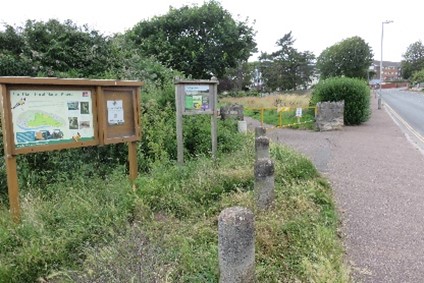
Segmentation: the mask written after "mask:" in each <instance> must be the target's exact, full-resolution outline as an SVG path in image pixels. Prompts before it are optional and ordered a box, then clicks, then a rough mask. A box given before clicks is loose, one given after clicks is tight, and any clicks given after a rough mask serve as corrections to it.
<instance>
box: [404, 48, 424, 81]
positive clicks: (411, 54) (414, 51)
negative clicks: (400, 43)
mask: <svg viewBox="0 0 424 283" xmlns="http://www.w3.org/2000/svg"><path fill="white" fill-rule="evenodd" d="M403 58H404V60H402V62H401V67H402V77H403V78H404V79H410V78H411V77H412V75H413V74H414V73H415V72H418V71H421V70H422V69H424V45H423V43H422V42H421V41H417V42H414V43H412V44H411V45H409V46H408V49H407V50H406V52H405V54H403Z"/></svg>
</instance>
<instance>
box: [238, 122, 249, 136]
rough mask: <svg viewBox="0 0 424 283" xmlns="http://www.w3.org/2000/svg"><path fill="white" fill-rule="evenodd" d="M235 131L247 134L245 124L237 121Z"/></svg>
mask: <svg viewBox="0 0 424 283" xmlns="http://www.w3.org/2000/svg"><path fill="white" fill-rule="evenodd" d="M237 129H238V131H239V133H243V134H245V133H247V122H246V121H244V120H243V121H238V122H237Z"/></svg>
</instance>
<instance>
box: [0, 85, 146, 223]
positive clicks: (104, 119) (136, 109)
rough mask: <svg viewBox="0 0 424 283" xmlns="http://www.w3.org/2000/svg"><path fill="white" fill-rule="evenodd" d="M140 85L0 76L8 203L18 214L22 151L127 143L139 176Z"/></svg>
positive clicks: (132, 169) (17, 215)
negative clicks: (18, 171) (137, 152)
mask: <svg viewBox="0 0 424 283" xmlns="http://www.w3.org/2000/svg"><path fill="white" fill-rule="evenodd" d="M142 85H143V83H142V82H139V81H113V80H87V79H57V78H30V77H0V110H1V119H2V131H3V143H4V153H5V161H6V171H7V172H6V173H7V184H8V194H9V206H10V211H11V214H12V216H13V218H14V219H16V220H19V218H20V209H19V190H18V181H17V179H18V178H17V164H16V155H19V154H28V153H34V152H42V151H52V150H61V149H67V148H76V147H84V146H96V145H105V144H111V143H122V142H128V147H129V150H128V151H129V155H128V159H129V167H130V179H131V180H132V181H134V180H135V178H136V176H137V159H136V155H137V154H136V145H135V143H136V141H138V140H139V139H140V137H141V134H140V106H139V98H140V89H141V86H142ZM111 101H112V102H111ZM113 103H115V104H113Z"/></svg>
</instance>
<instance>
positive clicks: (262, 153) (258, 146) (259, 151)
mask: <svg viewBox="0 0 424 283" xmlns="http://www.w3.org/2000/svg"><path fill="white" fill-rule="evenodd" d="M255 152H256V160H258V159H261V158H269V138H268V137H265V136H260V137H257V138H256V139H255Z"/></svg>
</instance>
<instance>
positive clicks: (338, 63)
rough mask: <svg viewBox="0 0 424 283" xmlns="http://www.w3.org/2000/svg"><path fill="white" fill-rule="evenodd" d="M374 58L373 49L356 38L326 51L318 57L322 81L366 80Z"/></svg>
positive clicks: (346, 40)
mask: <svg viewBox="0 0 424 283" xmlns="http://www.w3.org/2000/svg"><path fill="white" fill-rule="evenodd" d="M372 58H373V53H372V49H371V47H370V46H369V45H368V44H367V43H366V42H365V41H364V40H363V39H362V38H360V37H358V36H354V37H350V38H348V39H345V40H343V41H341V42H339V43H336V44H335V45H332V46H330V47H328V48H327V49H325V50H324V51H323V52H322V53H321V54H320V55H319V56H318V59H317V69H318V71H319V74H320V78H321V79H325V78H329V77H341V76H345V77H350V78H361V79H365V78H367V76H368V69H369V66H370V65H371V63H372Z"/></svg>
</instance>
